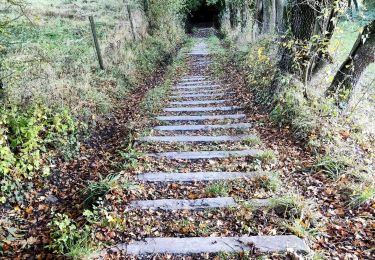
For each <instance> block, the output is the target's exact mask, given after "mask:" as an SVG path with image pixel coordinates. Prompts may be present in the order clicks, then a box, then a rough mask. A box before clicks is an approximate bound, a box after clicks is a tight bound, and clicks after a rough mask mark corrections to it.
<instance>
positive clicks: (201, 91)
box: [171, 88, 227, 96]
mask: <svg viewBox="0 0 375 260" xmlns="http://www.w3.org/2000/svg"><path fill="white" fill-rule="evenodd" d="M225 90H227V89H223V88H218V89H199V90H194V89H190V90H174V91H172V93H171V94H172V95H175V96H177V95H178V96H181V95H194V94H209V95H212V94H216V93H220V94H221V93H223V92H224V91H225Z"/></svg>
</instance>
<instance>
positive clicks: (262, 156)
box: [255, 150, 277, 163]
mask: <svg viewBox="0 0 375 260" xmlns="http://www.w3.org/2000/svg"><path fill="white" fill-rule="evenodd" d="M255 159H258V160H260V161H261V162H263V163H273V162H275V161H276V160H277V157H276V154H275V153H274V151H272V150H266V151H263V152H260V153H259V154H258V155H256V156H255Z"/></svg>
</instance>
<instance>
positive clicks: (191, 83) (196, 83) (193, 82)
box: [178, 80, 212, 86]
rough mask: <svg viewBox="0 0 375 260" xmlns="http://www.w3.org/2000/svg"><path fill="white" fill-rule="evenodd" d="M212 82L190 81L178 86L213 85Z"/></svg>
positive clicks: (180, 83)
mask: <svg viewBox="0 0 375 260" xmlns="http://www.w3.org/2000/svg"><path fill="white" fill-rule="evenodd" d="M211 83H212V81H211V80H204V81H203V80H200V81H188V82H179V83H178V86H187V85H198V84H211Z"/></svg>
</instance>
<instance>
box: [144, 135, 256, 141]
mask: <svg viewBox="0 0 375 260" xmlns="http://www.w3.org/2000/svg"><path fill="white" fill-rule="evenodd" d="M249 138H254V136H251V135H237V136H229V135H221V136H205V135H200V136H199V135H195V136H191V135H172V136H146V137H142V138H140V140H141V141H143V142H167V143H176V142H178V143H194V142H202V143H211V142H238V141H242V140H246V139H249Z"/></svg>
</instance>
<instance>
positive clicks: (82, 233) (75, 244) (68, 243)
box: [48, 213, 93, 259]
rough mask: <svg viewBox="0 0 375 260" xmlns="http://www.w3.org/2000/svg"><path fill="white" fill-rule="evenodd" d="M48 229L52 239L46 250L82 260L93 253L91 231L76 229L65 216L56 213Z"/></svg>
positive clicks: (84, 227)
mask: <svg viewBox="0 0 375 260" xmlns="http://www.w3.org/2000/svg"><path fill="white" fill-rule="evenodd" d="M48 227H49V228H50V234H51V238H52V243H51V244H50V245H49V246H48V248H50V249H52V250H53V251H54V252H55V253H58V254H61V255H64V256H67V257H70V258H73V259H82V257H84V256H87V255H89V254H90V253H91V252H93V248H92V246H91V245H90V240H91V231H90V228H89V227H88V226H83V227H78V226H77V224H76V223H74V222H73V221H72V220H71V219H70V218H69V217H68V216H67V215H65V214H60V213H58V214H56V215H55V216H54V218H53V220H52V221H51V222H50V223H49V224H48Z"/></svg>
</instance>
